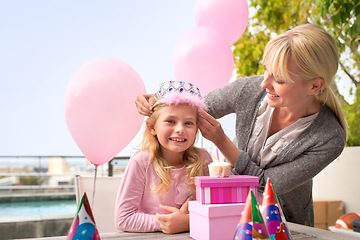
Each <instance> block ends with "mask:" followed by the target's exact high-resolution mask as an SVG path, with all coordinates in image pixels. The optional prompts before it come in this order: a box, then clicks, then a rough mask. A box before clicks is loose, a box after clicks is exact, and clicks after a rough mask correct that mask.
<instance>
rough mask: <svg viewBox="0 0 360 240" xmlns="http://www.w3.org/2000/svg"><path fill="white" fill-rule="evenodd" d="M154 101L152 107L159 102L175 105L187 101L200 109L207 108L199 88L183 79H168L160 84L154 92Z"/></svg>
mask: <svg viewBox="0 0 360 240" xmlns="http://www.w3.org/2000/svg"><path fill="white" fill-rule="evenodd" d="M154 98H155V100H156V103H155V104H154V106H153V108H154V107H155V106H156V105H158V104H160V103H163V104H167V105H177V104H181V103H187V104H190V105H193V106H196V107H198V108H200V109H207V107H206V105H205V103H204V101H203V98H202V96H201V93H200V89H199V88H198V87H196V86H195V85H194V84H192V83H186V82H183V81H169V82H163V83H161V84H160V88H159V90H158V91H157V92H156V93H154Z"/></svg>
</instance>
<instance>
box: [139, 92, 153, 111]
mask: <svg viewBox="0 0 360 240" xmlns="http://www.w3.org/2000/svg"><path fill="white" fill-rule="evenodd" d="M154 104H155V98H154V95H153V94H140V95H138V96H137V98H136V100H135V105H136V108H137V110H138V112H139V113H140V114H141V115H144V116H150V114H151V113H152V110H151V109H152V106H153V105H154Z"/></svg>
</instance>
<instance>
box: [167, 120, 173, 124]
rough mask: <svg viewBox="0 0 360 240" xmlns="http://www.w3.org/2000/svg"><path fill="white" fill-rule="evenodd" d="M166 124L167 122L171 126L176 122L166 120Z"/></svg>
mask: <svg viewBox="0 0 360 240" xmlns="http://www.w3.org/2000/svg"><path fill="white" fill-rule="evenodd" d="M166 122H167V123H170V124H173V123H175V121H174V120H166Z"/></svg>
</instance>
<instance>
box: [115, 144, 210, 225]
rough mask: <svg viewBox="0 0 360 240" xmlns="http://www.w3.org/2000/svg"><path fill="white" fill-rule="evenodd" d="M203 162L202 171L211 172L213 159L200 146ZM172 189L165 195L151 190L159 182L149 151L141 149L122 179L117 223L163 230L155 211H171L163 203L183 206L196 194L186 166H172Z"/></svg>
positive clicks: (116, 209) (116, 210)
mask: <svg viewBox="0 0 360 240" xmlns="http://www.w3.org/2000/svg"><path fill="white" fill-rule="evenodd" d="M199 150H200V153H201V156H202V160H203V162H204V166H203V174H204V176H208V175H209V169H208V164H209V163H211V162H212V158H211V156H210V154H209V153H208V152H207V151H206V150H204V149H199ZM170 178H171V190H170V192H169V193H167V194H165V195H162V194H157V193H154V192H152V187H153V186H156V185H157V183H159V182H160V178H159V177H158V176H157V174H156V172H155V169H154V165H153V163H151V164H149V152H148V151H143V152H138V153H136V154H135V155H134V156H132V157H131V158H130V161H129V164H128V166H127V167H126V170H125V173H124V177H123V179H122V181H121V184H120V187H119V190H118V194H117V199H116V206H115V224H116V226H117V228H118V229H119V230H122V231H130V232H155V231H161V228H160V223H159V221H158V220H157V219H156V217H155V214H156V213H159V214H169V213H168V212H166V211H163V210H162V209H161V208H160V205H164V206H171V207H175V208H178V209H180V207H181V206H182V205H183V204H184V203H185V201H186V200H187V199H188V197H190V196H191V195H193V196H194V197H195V192H194V191H192V190H191V189H190V188H189V187H188V185H187V181H188V179H187V177H186V174H185V168H184V167H183V168H177V169H170Z"/></svg>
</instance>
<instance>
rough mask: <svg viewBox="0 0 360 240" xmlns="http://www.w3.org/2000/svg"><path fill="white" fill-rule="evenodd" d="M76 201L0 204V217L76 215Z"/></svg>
mask: <svg viewBox="0 0 360 240" xmlns="http://www.w3.org/2000/svg"><path fill="white" fill-rule="evenodd" d="M76 212H77V205H76V201H75V200H59V201H36V202H14V203H0V217H23V216H44V215H58V214H74V216H75V214H76Z"/></svg>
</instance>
